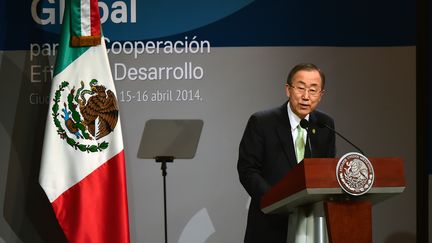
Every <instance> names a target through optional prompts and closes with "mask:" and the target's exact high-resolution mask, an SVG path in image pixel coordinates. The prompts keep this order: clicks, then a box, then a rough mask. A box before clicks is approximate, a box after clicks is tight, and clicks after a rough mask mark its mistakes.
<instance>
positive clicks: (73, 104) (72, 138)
mask: <svg viewBox="0 0 432 243" xmlns="http://www.w3.org/2000/svg"><path fill="white" fill-rule="evenodd" d="M80 84H81V86H80V87H79V88H78V89H77V90H76V89H75V86H74V87H72V89H70V90H69V93H67V92H65V89H66V88H67V87H68V86H69V83H68V82H67V81H63V82H62V83H61V84H60V85H59V87H58V89H57V90H56V91H55V93H54V99H53V101H54V104H53V106H52V109H51V110H52V112H53V113H52V117H53V120H54V124H55V126H56V127H57V133H58V134H59V136H60V138H61V139H64V140H66V142H67V143H68V144H69V145H70V146H72V147H73V148H75V149H77V150H80V151H83V152H98V151H99V152H100V151H102V150H104V149H106V148H108V142H106V141H102V142H100V140H101V139H102V138H103V137H105V136H107V135H108V134H110V133H111V132H112V131H114V128H115V127H116V125H117V121H118V110H119V109H118V104H117V99H116V96H115V94H114V92H112V91H111V90H108V89H106V87H105V86H104V85H100V84H99V83H98V81H97V80H96V79H92V80H91V81H90V82H89V83H88V87H89V88H87V89H86V86H85V84H84V82H83V81H81V83H80ZM64 93H65V94H64ZM64 96H66V99H65V98H64ZM62 97H63V99H62ZM61 101H63V102H61ZM86 140H87V141H91V142H90V144H86V143H85V142H84V141H86Z"/></svg>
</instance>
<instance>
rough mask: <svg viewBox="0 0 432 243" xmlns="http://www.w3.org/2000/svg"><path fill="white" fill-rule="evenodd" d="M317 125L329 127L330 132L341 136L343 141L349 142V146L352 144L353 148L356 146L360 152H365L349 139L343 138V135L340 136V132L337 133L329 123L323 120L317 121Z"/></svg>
mask: <svg viewBox="0 0 432 243" xmlns="http://www.w3.org/2000/svg"><path fill="white" fill-rule="evenodd" d="M318 126H319V127H326V128H327V129H329V130H330V131H332V132H334V133H335V134H337V135H338V136H339V137H340V138H342V139H343V140H345V142H347V143H349V144H351V146H353V147H354V148H356V149H357V150H358V151H359V152H360V153H361V154H363V155H364V154H365V153H363V151H362V150H361V149H360V148H359V147H357V146H355V145H354V144H353V143H352V142H351V141H349V140H348V139H347V138H345V137H344V136H342V134H340V133H338V132H337V131H336V130H335V129H333V128H331V127H330V126H329V125H327V124H326V123H324V122H322V121H321V122H318Z"/></svg>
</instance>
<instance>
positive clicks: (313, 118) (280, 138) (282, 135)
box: [237, 103, 336, 243]
mask: <svg viewBox="0 0 432 243" xmlns="http://www.w3.org/2000/svg"><path fill="white" fill-rule="evenodd" d="M320 123H321V124H322V123H325V124H327V125H328V126H330V127H332V128H334V122H333V119H332V118H331V117H329V116H328V115H326V114H324V113H322V112H320V111H314V112H312V113H311V114H310V116H309V124H310V125H309V127H310V129H315V133H311V134H308V138H307V144H306V149H305V157H311V156H312V157H316V158H326V157H335V154H336V151H335V150H336V149H335V134H334V132H332V131H330V130H329V129H328V128H325V127H318V125H317V124H320ZM309 141H310V145H309ZM296 164H297V161H296V156H295V149H294V144H293V139H292V135H291V126H290V122H289V118H288V111H287V103H285V104H283V105H282V106H280V107H277V108H274V109H270V110H266V111H261V112H257V113H255V114H253V115H252V116H251V117H250V118H249V121H248V123H247V126H246V129H245V131H244V134H243V138H242V140H241V143H240V149H239V159H238V163H237V170H238V173H239V177H240V182H241V183H242V185H243V187H244V188H245V189H246V191H247V192H248V193H249V195H250V196H251V197H252V200H251V204H250V207H249V213H248V219H247V227H246V234H245V240H244V242H245V243H266V242H270V243H286V238H287V226H288V215H276V214H267V215H266V214H264V213H262V211H261V209H260V199H261V196H262V195H264V193H265V192H267V190H268V189H269V188H270V187H271V186H272V185H274V184H275V183H276V182H278V181H279V180H280V179H282V177H283V176H284V175H285V174H286V173H287V172H288V171H289V170H290V169H291V168H293V167H294V166H295V165H296Z"/></svg>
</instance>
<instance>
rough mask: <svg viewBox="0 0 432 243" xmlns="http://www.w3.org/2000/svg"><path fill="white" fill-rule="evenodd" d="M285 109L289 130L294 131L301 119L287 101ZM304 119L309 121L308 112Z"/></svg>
mask: <svg viewBox="0 0 432 243" xmlns="http://www.w3.org/2000/svg"><path fill="white" fill-rule="evenodd" d="M287 110H288V118H289V121H290V125H291V131H294V130H295V129H296V128H297V126H298V125H299V124H300V121H301V119H300V117H298V116H297V115H296V114H295V113H294V112H293V111H292V110H291V106H290V103H289V102H288V103H287ZM305 119H306V120H307V121H309V114H307V115H306V117H305Z"/></svg>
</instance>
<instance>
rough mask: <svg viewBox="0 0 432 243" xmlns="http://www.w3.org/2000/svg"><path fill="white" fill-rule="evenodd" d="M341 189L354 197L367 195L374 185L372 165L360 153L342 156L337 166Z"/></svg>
mask: <svg viewBox="0 0 432 243" xmlns="http://www.w3.org/2000/svg"><path fill="white" fill-rule="evenodd" d="M336 177H337V180H338V182H339V185H340V187H341V188H342V189H343V190H344V191H345V192H347V193H348V194H351V195H353V196H360V195H363V194H365V193H367V192H368V191H369V190H370V189H371V188H372V185H373V183H374V178H375V173H374V170H373V166H372V163H371V162H370V161H369V160H368V158H366V156H364V155H363V154H360V153H355V152H350V153H347V154H345V155H344V156H342V157H341V158H340V159H339V161H338V163H337V166H336Z"/></svg>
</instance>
